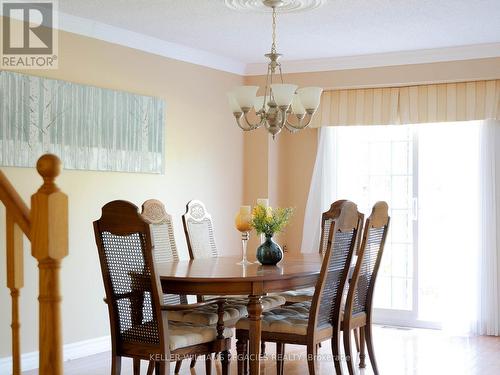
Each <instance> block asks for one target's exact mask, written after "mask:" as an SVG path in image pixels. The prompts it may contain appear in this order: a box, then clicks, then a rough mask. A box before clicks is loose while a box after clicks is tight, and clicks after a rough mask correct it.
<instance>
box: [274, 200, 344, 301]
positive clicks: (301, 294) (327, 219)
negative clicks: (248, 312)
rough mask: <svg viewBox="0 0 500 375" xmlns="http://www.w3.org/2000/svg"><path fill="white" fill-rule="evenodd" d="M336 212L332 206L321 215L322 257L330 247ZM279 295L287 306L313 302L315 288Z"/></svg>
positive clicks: (320, 244) (320, 247) (320, 251)
mask: <svg viewBox="0 0 500 375" xmlns="http://www.w3.org/2000/svg"><path fill="white" fill-rule="evenodd" d="M334 210H335V208H334V207H333V204H331V205H330V208H329V209H328V211H326V212H323V214H322V215H321V237H320V243H319V253H320V254H321V255H324V254H325V251H326V247H327V245H328V238H329V235H330V228H331V226H332V223H333V220H334V215H335V212H334ZM278 295H280V296H282V297H284V298H285V300H286V304H293V303H297V302H306V301H311V300H312V298H313V296H314V287H311V288H304V289H297V290H289V291H286V292H282V293H278Z"/></svg>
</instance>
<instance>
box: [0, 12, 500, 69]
mask: <svg viewBox="0 0 500 375" xmlns="http://www.w3.org/2000/svg"><path fill="white" fill-rule="evenodd" d="M1 12H2V11H1V9H0V14H1ZM58 29H60V30H63V31H67V32H70V33H74V34H78V35H83V36H87V37H89V38H94V39H98V40H102V41H105V42H109V43H113V44H118V45H121V46H125V47H129V48H133V49H136V50H140V51H144V52H148V53H152V54H155V55H159V56H163V57H167V58H171V59H174V60H180V61H184V62H188V63H191V64H196V65H201V66H205V67H208V68H212V69H216V70H221V71H224V72H228V73H233V74H238V75H241V76H252V75H264V74H265V72H266V71H267V63H249V64H246V63H244V62H242V61H238V60H234V59H232V58H228V57H224V56H220V55H217V54H214V53H212V52H209V51H205V50H201V49H196V48H192V47H188V46H185V45H182V44H178V43H172V42H167V41H165V40H162V39H158V38H154V37H151V36H148V35H144V34H141V33H136V32H133V31H130V30H126V29H123V28H119V27H115V26H110V25H107V24H105V23H102V22H97V21H93V20H90V19H87V18H83V17H78V16H73V15H70V14H67V13H63V12H59V24H58ZM492 57H500V43H489V44H476V45H468V46H458V47H446V48H436V49H422V50H414V51H400V52H389V53H380V54H370V55H357V56H346V57H332V58H322V59H307V60H290V61H287V60H283V61H282V62H283V65H284V70H285V73H308V72H321V71H330V70H348V69H362V68H373V67H383V66H396V65H411V64H425V63H435V62H446V61H459V60H472V59H483V58H492Z"/></svg>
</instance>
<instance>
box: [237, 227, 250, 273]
mask: <svg viewBox="0 0 500 375" xmlns="http://www.w3.org/2000/svg"><path fill="white" fill-rule="evenodd" d="M249 238H250V232H241V262H238V263H236V264H239V265H240V266H247V265H249V264H252V263H253V262H249V261H248V259H247V248H248V239H249Z"/></svg>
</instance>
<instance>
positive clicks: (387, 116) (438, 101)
mask: <svg viewBox="0 0 500 375" xmlns="http://www.w3.org/2000/svg"><path fill="white" fill-rule="evenodd" d="M485 119H497V120H500V80H489V81H475V82H462V83H444V84H434V85H419V86H406V87H387V88H375V89H349V90H330V91H325V92H323V94H322V97H321V105H320V107H319V109H318V112H317V113H316V115H315V118H314V120H313V124H312V126H313V127H319V126H335V125H393V124H418V123H426V122H446V121H467V120H485Z"/></svg>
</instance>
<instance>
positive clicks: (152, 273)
mask: <svg viewBox="0 0 500 375" xmlns="http://www.w3.org/2000/svg"><path fill="white" fill-rule="evenodd" d="M94 233H95V239H96V244H97V249H98V253H99V260H100V264H101V271H102V277H103V282H104V287H105V291H106V303H107V306H108V312H109V318H110V325H111V342H112V368H111V373H112V374H113V375H118V374H120V372H121V358H122V357H131V358H133V359H134V361H133V362H134V375H138V374H139V372H140V361H141V360H146V361H148V362H149V368H148V374H152V372H153V370H155V371H156V374H158V375H167V374H168V373H169V368H170V362H171V361H177V360H180V359H183V358H186V357H193V356H196V355H205V356H206V365H207V366H206V368H207V374H210V371H211V358H212V356H211V354H212V353H219V352H220V353H221V359H222V364H223V366H222V367H223V373H225V374H227V373H228V371H229V370H228V368H229V367H228V366H229V349H230V344H231V339H230V337H231V335H232V331H231V329H229V328H225V327H224V322H223V319H222V311H221V314H220V315H219V319H218V322H217V325H214V326H207V325H196V324H189V323H178V322H169V321H168V318H167V312H168V311H175V310H184V309H192V308H194V307H201V306H202V305H207V304H211V303H216V304H219V305H220V302H219V301H213V302H205V303H201V304H200V303H198V304H191V305H189V304H175V305H170V304H164V300H163V295H162V293H161V285H160V280H159V278H158V277H157V274H156V270H155V264H154V261H153V241H152V238H151V232H150V227H149V224H148V223H147V222H146V221H145V220H144V219H143V218H142V217H141V215H140V214H139V212H138V208H137V206H135V205H134V204H132V203H130V202H126V201H113V202H110V203H108V204H106V205H105V206H104V207H103V208H102V215H101V218H100V219H99V220H97V221H95V222H94ZM220 310H221V309H220Z"/></svg>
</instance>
